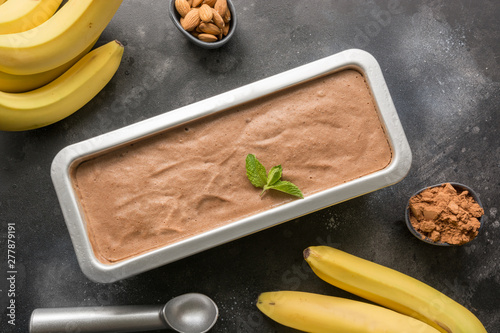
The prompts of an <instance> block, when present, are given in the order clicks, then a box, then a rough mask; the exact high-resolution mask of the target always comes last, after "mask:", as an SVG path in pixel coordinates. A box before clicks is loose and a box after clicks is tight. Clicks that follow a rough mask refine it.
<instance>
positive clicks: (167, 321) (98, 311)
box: [30, 293, 219, 333]
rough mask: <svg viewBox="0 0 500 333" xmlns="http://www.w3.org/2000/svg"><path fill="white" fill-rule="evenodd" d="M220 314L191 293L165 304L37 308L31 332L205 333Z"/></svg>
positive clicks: (213, 307)
mask: <svg viewBox="0 0 500 333" xmlns="http://www.w3.org/2000/svg"><path fill="white" fill-rule="evenodd" d="M218 316H219V309H218V308H217V305H216V304H215V303H214V301H212V300H211V299H210V298H209V297H207V296H205V295H203V294H197V293H190V294H185V295H181V296H178V297H175V298H173V299H171V300H170V301H169V302H168V303H167V304H165V305H121V306H103V307H77V308H51V309H36V310H34V311H33V313H32V314H31V321H30V333H59V332H60V333H63V332H64V333H67V332H80V333H91V332H92V333H95V332H138V331H148V330H161V329H171V330H174V331H177V332H181V333H205V332H208V330H210V329H211V328H212V326H213V325H214V324H215V322H216V320H217V317H218Z"/></svg>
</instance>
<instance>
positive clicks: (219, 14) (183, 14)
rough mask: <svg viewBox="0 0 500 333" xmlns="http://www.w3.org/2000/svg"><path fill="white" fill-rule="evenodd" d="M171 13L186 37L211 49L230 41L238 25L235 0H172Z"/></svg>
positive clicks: (171, 16)
mask: <svg viewBox="0 0 500 333" xmlns="http://www.w3.org/2000/svg"><path fill="white" fill-rule="evenodd" d="M169 13H170V18H171V19H172V21H173V22H174V25H175V26H176V27H177V29H179V31H180V32H181V33H182V34H183V35H184V36H185V37H186V38H188V39H189V40H190V41H191V42H193V43H194V44H196V45H198V46H201V47H203V48H207V49H215V48H218V47H221V46H222V45H224V44H226V43H227V42H228V41H229V39H231V37H232V35H233V33H234V30H235V28H236V15H235V10H234V6H233V3H232V2H231V0H170V8H169Z"/></svg>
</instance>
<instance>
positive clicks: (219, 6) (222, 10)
mask: <svg viewBox="0 0 500 333" xmlns="http://www.w3.org/2000/svg"><path fill="white" fill-rule="evenodd" d="M214 8H215V10H216V11H218V12H219V14H220V16H222V17H224V15H226V12H227V11H228V10H227V0H217V1H216V2H215V6H214Z"/></svg>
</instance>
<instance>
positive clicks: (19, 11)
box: [0, 0, 62, 34]
mask: <svg viewBox="0 0 500 333" xmlns="http://www.w3.org/2000/svg"><path fill="white" fill-rule="evenodd" d="M61 2H62V0H38V1H33V0H10V1H8V2H6V3H5V4H4V5H2V6H0V34H12V33H16V32H22V31H26V30H30V29H33V28H34V27H36V26H39V25H40V24H42V23H43V22H45V21H47V20H48V19H49V18H50V17H52V15H54V13H55V12H56V10H57V8H59V5H61Z"/></svg>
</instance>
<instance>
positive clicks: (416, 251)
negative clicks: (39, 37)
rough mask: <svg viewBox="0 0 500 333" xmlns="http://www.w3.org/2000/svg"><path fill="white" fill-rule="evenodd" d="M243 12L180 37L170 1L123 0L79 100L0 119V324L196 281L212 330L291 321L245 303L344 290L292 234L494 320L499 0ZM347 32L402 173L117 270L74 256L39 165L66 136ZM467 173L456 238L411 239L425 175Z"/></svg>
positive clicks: (499, 253) (163, 294)
mask: <svg viewBox="0 0 500 333" xmlns="http://www.w3.org/2000/svg"><path fill="white" fill-rule="evenodd" d="M234 3H235V5H236V7H237V15H238V18H239V26H238V31H237V32H236V35H235V36H234V39H233V40H231V41H230V43H228V44H227V45H225V46H224V47H223V48H221V49H217V50H204V49H200V48H197V47H196V46H194V45H192V44H189V43H188V42H187V41H186V40H185V39H183V37H182V36H181V34H180V33H179V32H178V31H177V30H176V29H175V28H174V26H173V24H172V22H170V21H169V18H168V12H167V3H166V2H159V1H152V0H127V1H124V3H123V5H122V7H121V8H120V9H119V12H118V13H117V15H116V16H115V17H114V19H113V21H112V22H111V24H110V25H109V26H108V28H107V29H106V30H105V32H104V33H103V35H102V36H101V38H100V40H99V43H98V45H101V44H103V43H105V42H107V41H109V40H112V39H118V40H120V41H122V42H123V43H124V44H125V45H126V51H125V55H124V58H123V62H122V65H121V67H120V69H119V70H118V73H117V74H116V76H115V77H114V78H113V80H112V81H111V82H110V83H109V84H108V86H107V87H106V88H105V89H104V90H103V91H102V92H101V93H100V94H99V95H98V96H97V97H96V98H95V99H94V100H92V101H91V102H90V103H89V104H88V105H86V106H85V107H84V108H82V109H81V110H80V111H78V112H77V113H76V114H74V115H72V116H71V117H69V118H67V119H65V120H63V121H60V122H58V123H56V124H54V125H51V126H48V127H45V128H42V129H38V130H33V131H28V132H19V133H7V132H1V133H0V235H1V237H0V277H2V278H1V279H0V290H1V291H0V314H1V317H0V331H1V332H27V330H28V322H29V317H30V314H31V311H33V309H35V308H39V307H62V306H94V305H120V304H160V303H165V302H166V301H168V300H169V299H170V298H171V297H174V296H176V295H179V294H183V293H186V292H193V291H196V292H202V293H205V294H207V295H209V296H211V297H212V298H213V299H214V300H215V301H216V302H217V303H218V304H219V307H220V320H219V321H218V323H217V324H216V326H215V328H214V329H213V332H260V333H264V332H266V333H267V332H294V330H291V329H287V328H285V327H283V326H281V325H279V324H276V323H274V322H272V321H271V320H269V319H267V318H265V317H264V316H263V315H261V314H260V313H259V311H258V310H257V309H256V307H255V306H254V302H255V299H256V297H257V295H258V294H259V293H260V292H263V291H270V290H278V289H292V290H302V291H311V292H319V293H327V294H331V295H340V296H345V297H352V298H355V297H353V296H352V295H349V294H347V293H345V292H343V291H341V290H339V289H337V288H334V287H331V286H329V285H327V284H326V283H324V282H323V281H321V280H320V279H319V278H317V277H315V276H314V275H313V274H312V272H311V271H310V270H309V269H308V267H307V266H306V265H305V264H304V261H303V259H302V250H303V249H304V248H306V247H307V246H310V245H316V244H320V243H324V244H330V245H333V246H336V247H338V248H340V249H342V250H345V251H347V252H349V253H352V254H355V255H358V256H360V257H363V258H366V259H370V260H373V261H375V262H377V263H380V264H383V265H386V266H389V267H392V268H394V269H397V270H399V271H401V272H404V273H407V274H409V275H411V276H413V277H415V278H417V279H420V280H422V281H424V282H426V283H428V284H429V285H431V286H433V287H435V288H437V289H438V290H440V291H442V292H444V293H446V294H447V295H449V296H450V297H452V298H453V299H455V300H457V301H458V302H460V303H461V304H463V305H464V306H466V307H467V308H469V309H470V310H471V311H472V312H473V313H475V314H476V315H477V316H478V318H479V319H480V320H481V321H482V322H483V323H484V325H485V327H486V329H487V330H488V332H498V330H499V327H500V295H499V290H500V265H499V263H500V246H499V244H500V212H499V211H498V209H499V208H500V195H499V193H500V112H499V105H500V84H499V79H500V71H499V70H498V68H499V67H498V66H499V60H498V55H499V52H500V35H499V34H500V32H499V31H500V30H499V20H498V17H499V14H500V5H499V3H498V1H487V0H480V1H439V0H420V1H411V2H410V1H404V2H403V1H397V0H377V1H373V0H372V1H359V0H357V1H352V0H340V1H316V0H313V1H287V2H283V1H264V0H256V1H253V2H247V1H242V0H234ZM351 47H356V48H361V49H364V50H366V51H368V52H370V53H372V54H373V55H374V56H375V57H376V58H377V60H378V61H379V63H380V65H381V67H382V70H383V72H384V75H385V79H386V81H387V84H388V86H389V89H390V91H391V94H392V98H393V100H394V103H395V105H396V108H397V110H398V113H399V116H400V119H401V122H402V124H403V127H404V129H405V131H406V134H407V137H408V141H409V143H410V146H411V148H412V152H413V163H412V167H411V170H410V172H409V174H408V176H407V177H406V178H405V179H404V180H403V181H401V182H400V183H398V184H396V185H394V186H391V187H388V188H385V189H381V190H379V191H376V192H374V193H370V194H367V195H364V196H362V197H359V198H356V199H353V200H350V201H347V202H345V203H342V204H338V205H336V206H333V207H330V208H327V209H324V210H321V211H318V212H316V213H314V214H310V215H307V216H304V217H301V218H298V219H296V220H293V221H289V222H287V223H284V224H281V225H279V226H276V227H273V228H271V229H268V230H265V231H262V232H259V233H256V234H254V235H251V236H248V237H245V238H242V239H240V240H236V241H233V242H230V243H227V244H225V245H222V246H219V247H216V248H213V249H211V250H208V251H205V252H203V253H200V254H197V255H193V256H191V257H189V258H186V259H183V260H180V261H177V262H175V263H172V264H169V265H166V266H163V267H160V268H158V269H155V270H153V271H150V272H147V273H143V274H140V275H138V276H136V277H132V278H129V279H126V280H122V281H119V282H116V283H112V284H98V283H94V282H92V281H90V280H89V279H87V278H86V277H85V276H84V275H83V274H82V272H81V271H80V269H79V266H78V264H77V261H76V257H75V254H74V251H73V247H72V244H71V241H70V238H69V235H68V232H67V229H66V226H65V223H64V220H63V217H62V213H61V210H60V207H59V204H58V201H57V199H56V195H55V192H54V189H53V187H52V183H51V179H50V164H51V162H52V159H53V158H54V156H55V155H56V153H57V152H58V151H59V150H60V149H62V148H63V147H65V146H67V145H69V144H72V143H75V142H78V141H81V140H85V139H88V138H90V137H93V136H95V135H99V134H101V133H105V132H107V131H110V130H113V129H117V128H120V127H122V126H124V125H128V124H132V123H134V122H137V121H139V120H142V119H145V118H148V117H152V116H155V115H158V114H160V113H163V112H167V111H169V110H173V109H175V108H178V107H180V106H184V105H187V104H190V103H192V102H195V101H199V100H201V99H204V98H207V97H211V96H214V95H216V94H218V93H221V92H224V91H227V90H229V89H233V88H236V87H239V86H242V85H244V84H247V83H251V82H253V81H255V80H258V79H262V78H265V77H268V76H271V75H273V74H277V73H280V72H282V71H284V70H288V69H292V68H294V67H296V66H299V65H303V64H306V63H308V62H311V61H314V60H317V59H320V58H323V57H325V56H329V55H332V54H334V53H337V52H340V51H342V50H344V49H347V48H351ZM443 181H455V182H460V183H463V184H467V185H469V186H471V187H472V188H474V189H475V190H476V191H477V192H478V193H479V195H480V197H481V200H482V201H483V204H484V206H485V210H486V218H485V225H484V227H483V229H482V230H481V234H480V236H479V237H478V238H477V239H476V240H475V241H474V242H473V243H471V244H469V245H466V246H463V247H452V248H441V247H433V246H431V245H428V244H425V243H423V242H420V241H419V240H417V239H416V238H415V237H413V236H412V235H411V234H410V233H409V231H408V230H407V229H406V226H405V224H404V208H405V205H406V203H407V200H408V198H409V196H410V195H411V194H412V193H413V192H415V191H416V190H418V189H420V188H421V187H424V186H427V185H431V184H434V183H440V182H443ZM8 223H14V224H15V228H16V253H15V257H16V268H17V274H16V282H15V298H14V299H15V302H16V303H15V304H16V320H15V323H16V325H15V326H12V325H9V324H8V323H7V320H8V319H9V318H8V317H7V314H8V312H9V310H8V309H7V306H8V302H9V299H12V298H10V297H8V295H7V293H8V289H9V285H8V283H7V279H6V278H7V276H6V275H7V271H8V268H7V224H8Z"/></svg>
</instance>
